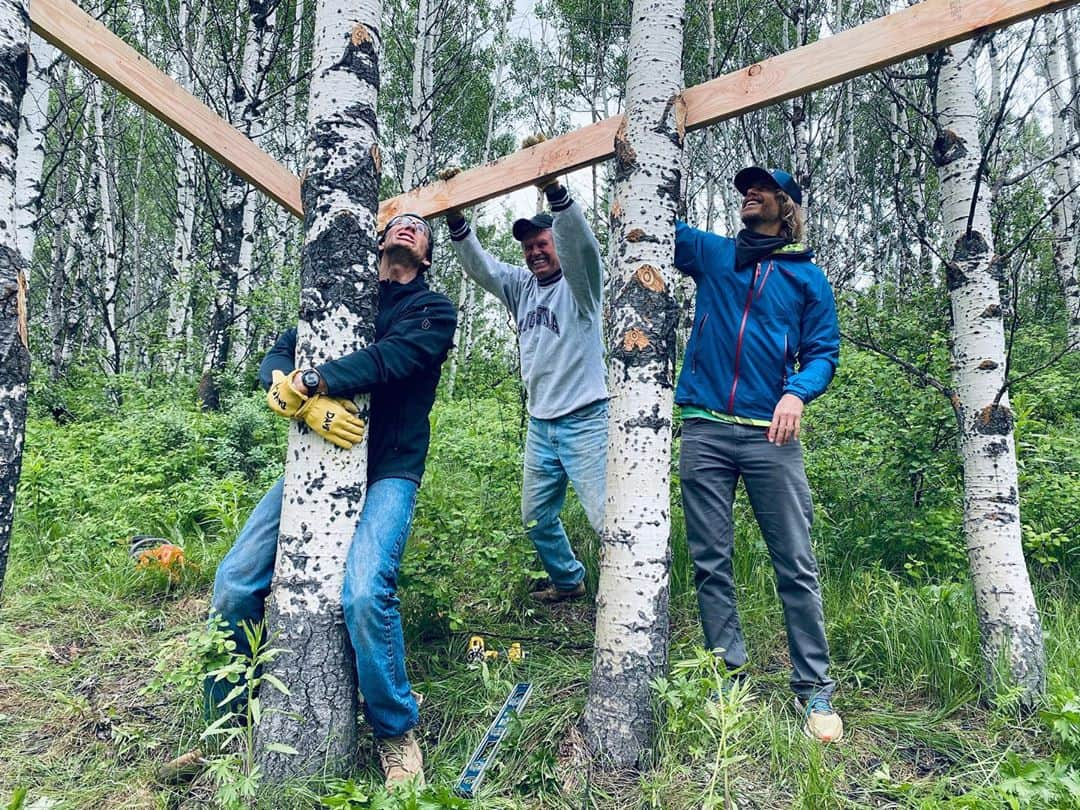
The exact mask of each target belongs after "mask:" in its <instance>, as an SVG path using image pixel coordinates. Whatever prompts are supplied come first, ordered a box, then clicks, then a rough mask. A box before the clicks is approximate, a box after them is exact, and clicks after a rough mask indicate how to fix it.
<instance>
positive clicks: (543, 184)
mask: <svg viewBox="0 0 1080 810" xmlns="http://www.w3.org/2000/svg"><path fill="white" fill-rule="evenodd" d="M546 140H547V135H544V134H543V133H540V132H537V133H536V134H535V135H530V136H529V137H527V138H526V139H525V140H523V141H522V142H521V148H522V149H528V148H529V147H530V146H536V145H537V144H538V143H543V142H544V141H546ZM533 185H535V186H536V187H537V188H538V189H540V190H541V191H546V190H547V189H548V188H550V187H551V186H557V185H559V176H558V175H555V174H552V175H549V176H548V177H541V178H540V179H539V180H537V181H536V182H535V183H533Z"/></svg>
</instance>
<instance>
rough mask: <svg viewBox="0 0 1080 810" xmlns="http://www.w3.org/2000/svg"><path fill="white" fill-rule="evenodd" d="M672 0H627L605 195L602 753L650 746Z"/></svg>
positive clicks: (673, 144)
mask: <svg viewBox="0 0 1080 810" xmlns="http://www.w3.org/2000/svg"><path fill="white" fill-rule="evenodd" d="M683 9H684V3H683V2H682V0H635V2H634V9H633V23H632V25H631V29H630V47H629V55H630V56H629V60H630V61H629V65H628V78H627V83H626V123H625V124H624V128H623V129H620V131H619V132H618V134H617V135H616V140H615V160H616V164H615V179H616V186H615V197H614V201H613V203H612V206H611V236H612V238H611V241H610V244H612V245H616V246H617V248H616V249H615V250H613V251H612V252H611V269H610V274H611V279H612V288H613V294H612V297H611V305H610V315H609V318H610V320H609V330H608V343H609V346H610V351H611V357H610V360H609V388H610V390H611V391H612V393H613V398H612V400H611V402H610V409H611V410H610V414H611V415H610V422H609V425H610V427H609V435H610V439H609V443H608V467H607V504H606V509H605V514H604V527H603V532H602V533H601V540H602V548H601V559H600V586H599V593H598V595H597V600H596V607H597V614H596V642H595V649H594V654H593V671H592V679H591V681H590V684H589V698H588V703H587V704H586V707H585V715H584V717H583V720H582V725H583V730H584V732H585V737H586V739H587V740H588V742H589V745H590V747H591V748H592V750H593V751H594V753H596V754H597V755H598V756H599V758H600V759H601V761H602V762H604V763H605V764H609V765H613V766H614V767H616V768H633V767H635V766H637V765H638V764H639V763H640V761H641V758H642V755H643V753H644V752H645V751H646V749H647V748H648V746H649V742H650V738H651V735H652V730H653V714H652V707H651V701H650V693H649V682H650V681H651V680H652V679H653V678H654V677H656V676H657V675H660V674H661V673H663V672H664V670H665V668H666V665H667V647H668V634H669V627H668V570H669V567H670V552H669V549H668V541H669V536H670V528H671V514H670V508H669V506H670V493H669V484H670V477H671V475H670V473H671V408H672V379H673V374H674V366H675V327H676V324H677V321H678V314H679V312H678V306H677V304H676V302H675V300H674V297H673V296H672V289H673V286H674V283H675V278H674V276H675V272H674V267H673V261H674V253H675V213H676V210H677V206H678V195H679V189H680V186H681V178H680V169H679V167H680V165H681V161H680V154H681V151H682V146H683V138H684V134H685V130H684V121H685V106H684V103H683V101H682V98H681V96H680V92H681V88H682V40H683V23H684V20H683Z"/></svg>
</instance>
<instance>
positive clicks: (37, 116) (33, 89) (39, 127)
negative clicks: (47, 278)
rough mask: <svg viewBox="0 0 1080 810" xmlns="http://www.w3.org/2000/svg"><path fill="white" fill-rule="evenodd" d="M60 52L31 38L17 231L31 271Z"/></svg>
mask: <svg viewBox="0 0 1080 810" xmlns="http://www.w3.org/2000/svg"><path fill="white" fill-rule="evenodd" d="M57 56H58V51H57V50H56V48H54V47H53V46H52V45H50V44H49V43H48V42H46V41H45V40H43V39H42V38H41V37H39V36H38V35H37V34H31V35H30V62H29V64H28V66H27V71H26V93H25V94H24V95H23V100H22V105H21V106H20V109H19V118H20V122H19V145H18V155H19V165H18V168H17V170H16V172H15V177H16V187H15V227H16V228H17V229H18V242H19V253H21V254H22V257H23V258H24V259H25V260H26V264H27V266H28V267H29V266H30V261H31V259H33V257H34V224H35V223H36V222H37V218H38V213H39V212H40V210H41V167H42V165H43V164H44V162H45V126H46V124H47V123H48V118H49V89H50V88H49V85H50V81H51V78H52V68H53V64H54V63H55V62H56V59H57Z"/></svg>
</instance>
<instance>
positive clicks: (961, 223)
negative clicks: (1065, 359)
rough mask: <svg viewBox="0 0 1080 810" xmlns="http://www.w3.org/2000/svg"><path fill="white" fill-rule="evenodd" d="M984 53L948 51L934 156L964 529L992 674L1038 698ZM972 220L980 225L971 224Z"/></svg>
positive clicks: (1036, 628) (1039, 640)
mask: <svg viewBox="0 0 1080 810" xmlns="http://www.w3.org/2000/svg"><path fill="white" fill-rule="evenodd" d="M974 68H975V66H974V54H973V51H972V49H971V43H969V42H961V43H958V44H956V45H954V46H952V47H951V48H949V49H947V50H945V51H943V52H942V61H941V66H940V74H939V76H938V83H937V103H936V111H937V125H938V136H937V139H936V141H935V143H934V159H935V162H936V164H937V166H938V173H939V178H940V182H941V207H942V219H943V223H944V228H945V234H946V238H947V242H946V244H947V245H949V246H951V257H950V260H949V262H948V267H947V274H948V275H947V278H948V287H949V297H950V300H951V304H952V316H953V334H952V339H953V341H952V342H953V367H954V372H953V376H954V380H955V384H956V394H955V397H954V403H953V404H954V407H955V408H956V411H957V417H958V419H959V425H960V453H961V456H962V459H963V464H964V536H965V540H966V543H967V550H968V562H969V564H970V567H971V578H972V582H973V585H974V589H975V602H976V608H977V612H978V618H979V629H980V634H981V637H982V652H983V660H984V664H985V669H986V678H987V683H988V684H990V685H991V687H994V686H1007V685H1016V686H1019V687H1021V688H1022V689H1023V695H1024V700H1025V701H1026V702H1028V703H1031V702H1032V701H1034V699H1035V698H1036V696H1038V695H1039V694H1041V693H1042V691H1043V690H1044V688H1045V681H1046V658H1045V654H1044V650H1043V637H1042V627H1041V624H1040V621H1039V613H1038V610H1037V608H1036V606H1035V598H1034V596H1033V594H1032V590H1031V583H1030V581H1029V578H1028V571H1027V566H1026V564H1025V561H1024V552H1023V549H1022V548H1021V545H1020V508H1019V492H1018V489H1017V469H1016V448H1015V445H1014V441H1013V413H1012V410H1011V409H1010V407H1009V398H1008V396H1007V394H1005V393H1003V388H1004V384H1005V371H1006V369H1005V334H1004V328H1003V323H1002V307H1001V291H1000V289H999V279H1000V273H1001V269H1000V268H999V267H997V266H996V265H995V263H994V258H993V257H994V247H993V237H992V232H991V223H990V206H989V203H988V201H987V200H986V198H985V197H984V196H981V195H980V196H979V197H978V198H976V199H975V200H974V204H973V200H972V194H973V192H974V190H975V175H976V172H977V171H978V166H979V158H980V151H981V150H980V146H979V130H978V118H977V105H976V100H975V78H974ZM969 219H970V226H969V224H968V223H969Z"/></svg>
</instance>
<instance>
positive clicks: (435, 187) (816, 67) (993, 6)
mask: <svg viewBox="0 0 1080 810" xmlns="http://www.w3.org/2000/svg"><path fill="white" fill-rule="evenodd" d="M1078 1H1080V0H924V2H922V3H919V4H917V5H914V6H911V7H909V8H906V9H904V10H902V11H898V12H896V13H895V14H890V15H888V16H886V17H881V18H879V19H876V20H872V21H871V22H868V23H864V24H863V25H860V26H857V27H855V28H850V29H848V30H847V31H843V32H841V33H839V34H836V35H834V36H831V37H827V38H826V39H821V40H818V41H817V42H813V43H811V44H809V45H805V46H803V47H801V48H796V49H795V50H792V51H788V52H786V53H783V54H780V55H779V56H774V57H772V58H770V59H766V60H765V61H763V62H758V63H757V64H754V65H750V67H748V68H744V69H742V70H738V71H735V72H733V73H728V74H727V75H724V76H720V77H719V78H716V79H713V80H712V81H709V82H705V83H704V84H699V85H696V86H695V87H690V88H687V89H686V90H685V91H684V92H683V100H684V101H685V102H686V126H687V129H689V130H694V129H699V128H701V127H704V126H708V125H709V124H714V123H717V122H719V121H723V120H725V119H728V118H734V117H736V116H739V115H743V114H745V113H748V112H750V111H752V110H756V109H759V108H761V107H766V106H768V105H770V104H775V103H777V102H780V101H784V100H786V99H789V98H792V97H794V96H798V95H802V94H804V93H808V92H810V91H812V90H816V89H818V88H821V87H826V86H828V85H831V84H836V83H838V82H842V81H844V80H845V79H849V78H852V77H853V76H859V75H861V74H864V73H869V72H871V71H873V70H877V69H878V68H881V67H885V66H887V65H891V64H895V63H896V62H901V61H903V60H904V59H910V58H911V57H913V56H918V55H920V54H924V53H929V52H931V51H935V50H937V49H939V48H942V47H944V46H946V45H949V44H952V43H953V42H958V41H960V40H962V39H968V38H970V37H973V36H975V35H976V34H979V33H983V32H986V31H993V30H996V29H998V28H1004V27H1005V26H1007V25H1011V24H1013V23H1015V22H1019V21H1020V20H1024V19H1027V18H1029V17H1034V16H1036V15H1038V14H1043V13H1048V12H1051V11H1057V10H1058V9H1062V8H1065V7H1067V6H1070V5H1073V4H1074V3H1076V2H1078ZM30 22H31V25H32V27H33V29H34V30H35V31H36V32H37V33H38V34H40V35H41V36H42V37H44V38H45V39H47V40H48V41H50V42H52V43H53V44H54V45H56V46H57V47H58V48H60V49H61V50H62V51H64V52H65V53H67V54H68V55H69V56H71V57H72V58H73V59H75V60H76V61H78V62H80V63H81V64H83V65H84V66H85V67H87V68H88V69H89V70H91V71H92V72H94V73H95V74H97V75H98V76H100V77H101V78H102V79H104V80H105V81H107V82H109V83H110V84H111V85H113V86H114V87H116V88H117V89H118V90H120V91H121V92H122V93H124V94H125V95H127V96H129V97H130V98H131V99H132V100H133V101H135V102H136V103H137V104H139V105H140V106H142V107H143V108H144V109H146V110H147V111H148V112H150V113H151V114H152V115H156V116H157V117H158V118H160V119H161V120H162V121H164V122H165V123H166V124H168V125H169V126H171V127H173V128H174V129H176V130H177V131H178V132H180V133H181V134H183V135H184V136H185V137H187V138H188V139H190V140H191V141H192V143H194V144H196V145H197V146H199V147H201V148H202V149H204V150H206V151H207V152H208V153H209V154H211V155H213V156H214V157H215V158H217V159H218V160H219V161H221V162H222V163H224V164H225V165H226V166H228V167H229V168H231V169H232V170H233V171H235V172H236V173H237V174H239V175H240V176H241V177H243V178H244V179H246V180H247V181H248V182H249V183H251V184H252V185H254V186H255V187H257V188H259V189H261V190H262V191H264V192H265V193H266V194H268V195H269V196H270V197H271V198H273V199H274V200H276V201H277V202H279V203H280V204H281V205H283V206H285V207H286V208H287V209H288V210H289V211H291V212H292V213H293V214H294V215H296V216H297V217H301V216H303V211H302V206H301V202H300V181H299V179H298V178H297V177H296V176H295V175H294V174H292V173H291V172H290V171H289V170H288V169H286V168H285V167H283V166H282V165H281V164H279V163H278V162H277V161H275V160H274V159H273V158H272V157H271V156H270V155H268V154H266V153H265V152H263V151H262V150H261V149H259V147H257V146H256V145H255V144H254V143H252V142H251V141H250V140H248V139H247V138H246V137H245V136H244V135H243V134H242V133H240V132H238V131H237V130H236V129H234V128H233V127H232V126H230V125H229V124H228V123H227V122H225V121H224V120H222V119H221V118H219V117H218V116H217V114H216V113H214V111H213V110H211V109H210V108H209V107H207V106H206V105H205V104H203V103H202V102H201V101H199V100H198V99H196V98H195V97H194V96H192V95H191V94H190V93H188V92H187V91H186V90H184V89H183V88H182V87H180V85H179V84H177V83H176V82H175V81H174V80H173V79H171V78H169V77H168V76H166V75H165V74H164V73H162V72H161V71H160V70H158V69H157V68H156V67H154V66H153V65H152V64H151V63H150V62H149V60H147V59H146V58H145V57H144V56H142V55H140V54H139V53H138V52H136V51H135V50H134V49H133V48H131V47H130V46H129V45H127V44H126V43H124V42H123V41H122V40H120V39H119V38H118V37H116V36H115V35H114V34H112V33H111V32H109V30H108V29H107V28H105V26H103V25H102V24H101V23H99V22H98V21H97V20H95V19H93V18H92V17H90V16H89V15H87V14H86V13H85V12H83V11H82V10H81V9H79V8H78V6H76V5H75V4H74V3H72V2H70V0H31V1H30ZM621 124H622V116H614V117H612V118H607V119H605V120H603V121H600V122H598V123H595V124H592V125H590V126H587V127H583V128H582V129H579V130H576V131H574V132H570V133H567V134H566V135H561V136H559V137H558V138H553V139H552V140H550V141H547V142H545V143H542V144H539V145H537V146H534V147H532V148H530V149H525V150H522V151H520V152H516V153H515V154H512V155H508V156H507V157H504V158H501V159H499V160H496V161H494V162H492V163H488V164H486V165H483V166H478V167H476V168H474V169H470V170H468V171H465V172H462V173H461V174H459V175H458V176H457V177H455V178H453V179H452V180H449V181H446V182H437V183H433V184H431V185H428V186H421V187H420V188H416V189H413V190H412V191H409V192H406V193H405V194H400V195H398V196H397V197H393V198H391V199H389V200H385V201H383V203H382V204H381V205H380V207H379V220H380V222H385V221H386V220H387V219H389V218H390V217H391V216H393V215H395V214H398V213H401V212H403V211H412V212H414V213H418V214H423V215H424V216H438V215H439V214H442V213H445V212H446V211H447V210H449V209H451V208H464V207H468V206H471V205H476V204H477V203H481V202H484V201H485V200H490V199H492V198H493V197H499V196H502V195H504V194H506V193H508V192H510V191H514V190H515V189H519V188H524V187H525V186H528V185H530V184H531V183H532V182H534V181H535V180H536V179H537V178H540V177H544V176H546V175H550V174H559V173H563V172H569V171H573V170H574V169H580V168H583V167H585V166H591V165H592V164H594V163H600V162H601V161H604V160H607V159H608V158H610V157H611V156H612V155H613V154H614V142H615V133H616V132H617V131H618V128H619V126H620V125H621Z"/></svg>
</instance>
